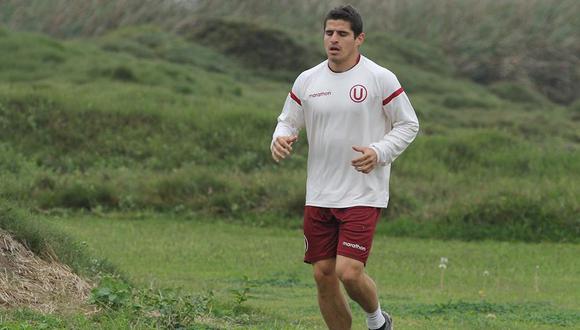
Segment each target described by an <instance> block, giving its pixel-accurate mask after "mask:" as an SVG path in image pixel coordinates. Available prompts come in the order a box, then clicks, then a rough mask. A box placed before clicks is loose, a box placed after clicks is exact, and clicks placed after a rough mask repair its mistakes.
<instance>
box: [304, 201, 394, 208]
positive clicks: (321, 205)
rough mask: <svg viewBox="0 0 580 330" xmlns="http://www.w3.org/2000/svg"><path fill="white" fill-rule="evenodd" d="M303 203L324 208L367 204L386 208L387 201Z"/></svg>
mask: <svg viewBox="0 0 580 330" xmlns="http://www.w3.org/2000/svg"><path fill="white" fill-rule="evenodd" d="M305 205H306V206H315V207H326V208H346V207H355V206H369V207H378V208H386V207H387V205H388V202H384V203H371V202H350V203H325V202H312V201H306V203H305Z"/></svg>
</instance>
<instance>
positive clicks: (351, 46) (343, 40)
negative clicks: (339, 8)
mask: <svg viewBox="0 0 580 330" xmlns="http://www.w3.org/2000/svg"><path fill="white" fill-rule="evenodd" d="M363 41H364V33H361V34H360V35H359V36H358V37H356V38H355V37H354V32H353V31H352V28H351V26H350V22H348V21H344V20H341V19H338V20H332V19H329V20H327V21H326V26H325V28H324V48H325V49H326V55H327V56H328V60H329V61H332V62H335V63H342V62H344V61H346V60H348V59H350V58H351V57H352V56H355V55H357V49H358V47H359V46H360V45H361V44H362V43H363Z"/></svg>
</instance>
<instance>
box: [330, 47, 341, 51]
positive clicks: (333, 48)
mask: <svg viewBox="0 0 580 330" xmlns="http://www.w3.org/2000/svg"><path fill="white" fill-rule="evenodd" d="M328 50H330V51H331V52H338V51H340V47H338V46H330V47H329V48H328Z"/></svg>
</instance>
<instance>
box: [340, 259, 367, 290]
mask: <svg viewBox="0 0 580 330" xmlns="http://www.w3.org/2000/svg"><path fill="white" fill-rule="evenodd" d="M336 275H337V276H338V278H339V279H340V281H341V282H342V283H343V284H344V285H346V286H348V285H349V284H351V283H357V282H359V281H360V280H361V278H362V276H363V275H364V265H363V264H362V263H361V262H358V261H355V260H352V259H350V260H344V262H339V263H337V265H336Z"/></svg>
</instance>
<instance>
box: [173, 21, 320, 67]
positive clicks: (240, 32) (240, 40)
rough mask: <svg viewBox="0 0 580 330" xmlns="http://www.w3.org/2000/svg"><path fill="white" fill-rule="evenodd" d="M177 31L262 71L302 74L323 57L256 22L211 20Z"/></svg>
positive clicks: (286, 35) (182, 27)
mask: <svg viewBox="0 0 580 330" xmlns="http://www.w3.org/2000/svg"><path fill="white" fill-rule="evenodd" d="M178 31H179V33H180V34H182V35H184V36H186V38H188V39H190V40H193V41H196V42H199V43H201V44H203V45H206V46H209V47H212V48H214V49H216V50H218V51H220V52H222V53H223V54H225V55H228V56H231V57H235V58H236V59H238V60H240V61H241V62H242V63H244V64H245V65H249V66H250V67H252V68H254V69H259V70H264V69H265V70H267V71H280V70H285V71H290V72H300V71H302V70H305V69H307V68H309V67H311V66H313V65H314V64H316V63H317V62H318V61H319V60H320V59H322V58H323V55H322V54H320V53H318V52H317V51H315V50H313V49H312V48H310V47H306V46H305V45H302V44H300V43H298V42H297V41H296V40H295V39H294V38H293V37H292V36H290V35H289V34H288V33H286V32H285V31H283V30H276V29H272V28H267V27H263V26H259V25H257V24H255V23H253V22H242V21H240V22H235V21H227V20H221V19H208V20H202V21H197V22H195V23H189V24H183V25H182V26H181V27H179V28H178Z"/></svg>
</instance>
